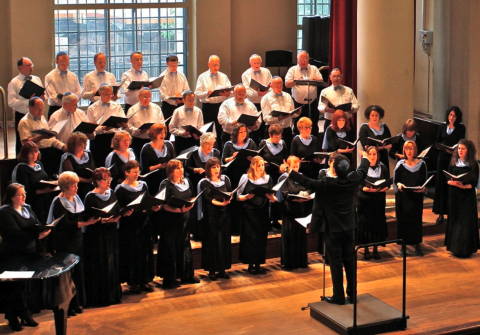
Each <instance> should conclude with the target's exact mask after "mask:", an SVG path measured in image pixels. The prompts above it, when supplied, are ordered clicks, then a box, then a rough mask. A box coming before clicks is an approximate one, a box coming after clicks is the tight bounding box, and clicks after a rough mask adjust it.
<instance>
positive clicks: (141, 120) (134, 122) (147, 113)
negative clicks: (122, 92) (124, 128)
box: [127, 103, 164, 139]
mask: <svg viewBox="0 0 480 335" xmlns="http://www.w3.org/2000/svg"><path fill="white" fill-rule="evenodd" d="M127 117H128V118H129V120H128V126H129V129H128V130H129V132H130V133H131V134H132V136H135V137H138V138H143V139H148V134H147V132H146V131H144V132H142V131H141V130H139V129H138V128H140V127H141V126H142V125H144V124H145V123H159V122H162V121H163V120H164V117H163V113H162V109H161V108H160V106H158V105H157V104H154V103H150V105H148V108H146V109H144V108H141V106H140V104H139V103H136V104H135V105H133V106H132V107H130V108H129V110H128V112H127Z"/></svg>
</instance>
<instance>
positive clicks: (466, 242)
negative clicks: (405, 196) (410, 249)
mask: <svg viewBox="0 0 480 335" xmlns="http://www.w3.org/2000/svg"><path fill="white" fill-rule="evenodd" d="M448 171H449V172H450V173H452V174H453V175H460V174H462V173H466V172H468V174H467V175H466V176H465V177H463V178H462V182H463V184H465V185H467V184H468V185H472V188H470V189H460V188H458V187H455V186H451V185H449V186H448V192H449V195H448V220H447V229H446V231H445V245H446V246H447V250H449V251H451V252H452V253H453V254H454V255H455V256H457V257H468V256H470V255H471V254H473V253H475V252H477V250H478V248H479V236H478V215H477V196H476V194H475V187H476V186H477V182H478V164H474V166H473V167H470V166H462V167H458V166H455V165H454V166H450V167H449V169H448Z"/></svg>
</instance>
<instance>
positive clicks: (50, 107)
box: [48, 106, 62, 120]
mask: <svg viewBox="0 0 480 335" xmlns="http://www.w3.org/2000/svg"><path fill="white" fill-rule="evenodd" d="M60 108H62V106H48V119H49V120H50V116H52V114H53V113H55V112H56V111H57V110H59V109H60Z"/></svg>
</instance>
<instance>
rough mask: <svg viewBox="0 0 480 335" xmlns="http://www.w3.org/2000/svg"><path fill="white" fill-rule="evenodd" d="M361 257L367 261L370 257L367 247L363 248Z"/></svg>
mask: <svg viewBox="0 0 480 335" xmlns="http://www.w3.org/2000/svg"><path fill="white" fill-rule="evenodd" d="M363 258H364V259H365V260H366V261H368V260H369V259H370V258H372V255H370V250H368V248H365V251H364V252H363Z"/></svg>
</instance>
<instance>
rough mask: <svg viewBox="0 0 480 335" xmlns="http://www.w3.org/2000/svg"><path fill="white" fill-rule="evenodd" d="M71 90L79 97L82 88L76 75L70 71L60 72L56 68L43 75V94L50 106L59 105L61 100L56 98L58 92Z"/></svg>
mask: <svg viewBox="0 0 480 335" xmlns="http://www.w3.org/2000/svg"><path fill="white" fill-rule="evenodd" d="M66 92H71V93H73V94H75V95H76V96H77V97H78V98H79V99H80V96H81V93H82V88H81V87H80V83H79V82H78V77H77V75H76V74H75V73H73V72H72V71H68V70H67V71H65V72H61V71H60V70H59V69H58V68H55V69H53V70H52V71H50V72H49V73H47V75H46V76H45V96H46V97H47V99H48V104H49V105H50V106H61V105H62V101H61V100H59V99H57V95H58V94H65V93H66Z"/></svg>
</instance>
